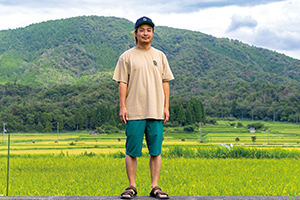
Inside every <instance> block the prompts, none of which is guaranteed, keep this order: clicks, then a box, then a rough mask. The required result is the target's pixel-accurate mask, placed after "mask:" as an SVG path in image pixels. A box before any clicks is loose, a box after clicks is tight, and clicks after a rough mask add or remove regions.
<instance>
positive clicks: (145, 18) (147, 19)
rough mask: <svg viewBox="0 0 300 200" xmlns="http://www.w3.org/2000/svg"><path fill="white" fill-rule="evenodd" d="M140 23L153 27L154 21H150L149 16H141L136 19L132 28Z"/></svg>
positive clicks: (135, 27)
mask: <svg viewBox="0 0 300 200" xmlns="http://www.w3.org/2000/svg"><path fill="white" fill-rule="evenodd" d="M142 24H149V25H150V26H152V27H153V28H154V23H153V22H152V20H151V19H150V18H149V17H145V16H144V17H141V18H139V19H138V20H136V23H135V26H134V29H137V28H138V27H139V26H140V25H142Z"/></svg>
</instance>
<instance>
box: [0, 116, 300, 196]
mask: <svg viewBox="0 0 300 200" xmlns="http://www.w3.org/2000/svg"><path fill="white" fill-rule="evenodd" d="M218 123H219V124H218V125H206V126H202V127H201V128H202V129H201V130H202V140H204V143H199V132H198V131H195V132H193V133H186V132H184V131H183V127H179V128H178V127H177V128H167V129H166V132H165V134H164V137H165V139H164V142H163V154H162V156H163V161H162V162H163V163H162V171H161V176H160V186H161V187H162V188H163V189H164V190H165V191H166V192H168V193H169V194H170V195H171V196H199V195H201V196H221V195H225V196H231V195H233V196H235V195H239V196H299V195H300V192H299V187H298V185H300V179H299V176H298V174H299V173H300V160H299V154H300V153H299V149H300V146H299V144H298V143H297V142H298V141H299V139H300V136H299V135H298V134H299V132H300V131H299V130H300V129H299V128H300V127H299V125H295V124H283V123H269V125H270V134H269V136H270V137H269V139H270V141H271V142H270V143H271V144H266V143H267V139H268V138H267V136H268V134H267V132H263V131H258V132H257V133H255V135H256V136H257V141H256V142H255V144H253V142H252V141H251V136H252V135H253V134H250V133H249V131H248V130H247V129H245V128H234V127H232V126H229V125H228V123H227V122H226V121H219V122H218ZM242 123H243V124H244V125H247V124H248V123H251V122H246V121H243V122H242ZM266 124H267V123H266ZM236 137H239V138H240V141H239V142H238V145H236V142H235V140H234V139H235V138H236ZM118 138H120V139H121V141H119V140H118ZM182 138H184V139H185V141H182ZM33 140H34V141H35V143H32V141H33ZM56 140H57V134H38V133H37V134H24V133H15V134H11V142H12V144H11V158H10V186H9V188H10V192H9V195H11V196H58V195H67V196H87V195H90V196H98V195H99V196H107V195H108V196H118V195H120V193H121V192H122V191H123V190H124V188H125V187H126V186H127V184H128V181H127V176H126V172H125V164H124V156H125V150H124V145H125V135H124V133H120V134H103V135H97V136H90V135H89V134H88V133H87V132H82V133H60V134H59V141H58V143H56V142H55V141H56ZM71 143H72V144H73V145H70V144H71ZM221 143H222V144H230V143H233V144H234V148H231V149H230V150H228V149H227V148H226V147H221V146H220V145H219V144H221ZM147 154H148V151H147V149H146V145H145V144H144V148H143V156H142V157H141V158H139V159H138V163H139V164H138V169H137V184H138V187H137V189H138V193H139V195H141V196H147V195H148V194H149V192H150V173H149V166H148V156H147ZM6 155H7V144H4V145H3V144H1V145H0V195H1V194H6V162H7V157H6ZM225 158H226V159H225Z"/></svg>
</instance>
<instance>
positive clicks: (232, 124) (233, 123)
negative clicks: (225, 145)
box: [228, 122, 236, 126]
mask: <svg viewBox="0 0 300 200" xmlns="http://www.w3.org/2000/svg"><path fill="white" fill-rule="evenodd" d="M228 124H229V125H230V126H235V125H236V123H235V122H232V123H231V122H228Z"/></svg>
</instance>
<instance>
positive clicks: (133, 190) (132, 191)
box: [120, 186, 137, 199]
mask: <svg viewBox="0 0 300 200" xmlns="http://www.w3.org/2000/svg"><path fill="white" fill-rule="evenodd" d="M136 194H137V191H136V188H135V187H133V186H129V187H127V188H126V189H125V191H124V192H123V193H122V194H121V196H120V198H121V199H133V198H134V197H135V196H136ZM123 195H129V197H127V196H123Z"/></svg>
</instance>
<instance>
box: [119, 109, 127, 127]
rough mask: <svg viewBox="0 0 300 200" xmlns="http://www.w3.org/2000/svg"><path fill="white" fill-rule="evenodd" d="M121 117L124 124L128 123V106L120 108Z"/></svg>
mask: <svg viewBox="0 0 300 200" xmlns="http://www.w3.org/2000/svg"><path fill="white" fill-rule="evenodd" d="M120 118H121V121H122V122H123V123H124V124H127V121H128V111H127V108H126V107H123V108H120Z"/></svg>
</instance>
